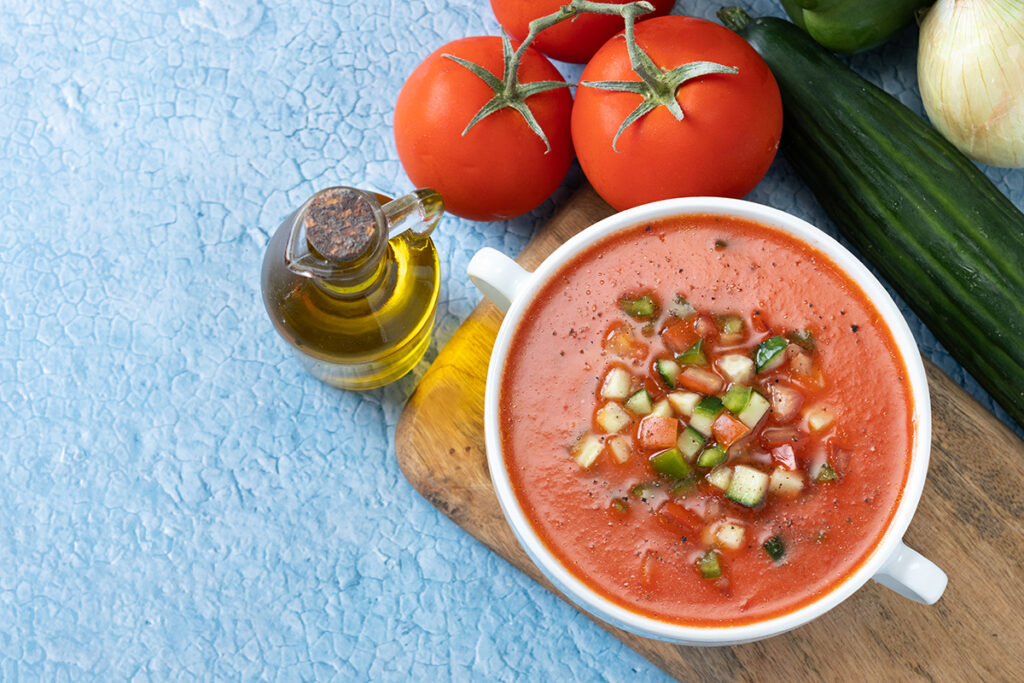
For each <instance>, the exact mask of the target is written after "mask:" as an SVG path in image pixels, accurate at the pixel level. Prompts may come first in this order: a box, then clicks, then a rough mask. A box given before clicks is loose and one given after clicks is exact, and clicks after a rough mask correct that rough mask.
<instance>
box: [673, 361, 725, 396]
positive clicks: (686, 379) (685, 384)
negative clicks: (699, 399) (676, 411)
mask: <svg viewBox="0 0 1024 683" xmlns="http://www.w3.org/2000/svg"><path fill="white" fill-rule="evenodd" d="M723 384H724V382H723V381H722V378H721V377H719V376H718V375H716V374H715V373H713V372H711V371H710V370H706V369H704V368H700V367H697V366H696V365H687V366H686V367H685V368H683V371H682V372H680V373H679V375H678V376H677V377H676V386H677V387H682V388H684V389H689V390H690V391H696V392H699V393H701V394H717V393H718V392H719V391H721V390H722V385H723Z"/></svg>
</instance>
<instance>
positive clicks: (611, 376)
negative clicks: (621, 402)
mask: <svg viewBox="0 0 1024 683" xmlns="http://www.w3.org/2000/svg"><path fill="white" fill-rule="evenodd" d="M631 382H632V377H631V376H630V374H629V372H627V371H626V370H623V369H622V368H612V369H611V370H609V371H608V374H606V375H605V376H604V383H603V384H601V396H602V397H603V398H614V399H624V398H626V397H627V396H629V385H630V384H631Z"/></svg>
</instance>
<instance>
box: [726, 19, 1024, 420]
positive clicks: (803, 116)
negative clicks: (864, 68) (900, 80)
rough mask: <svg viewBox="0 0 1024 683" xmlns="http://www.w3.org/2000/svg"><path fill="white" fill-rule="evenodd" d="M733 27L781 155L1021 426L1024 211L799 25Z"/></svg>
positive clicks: (764, 22)
mask: <svg viewBox="0 0 1024 683" xmlns="http://www.w3.org/2000/svg"><path fill="white" fill-rule="evenodd" d="M727 23H729V24H730V28H733V29H734V30H736V31H737V33H739V34H740V35H741V36H743V37H744V38H745V39H746V40H747V42H749V43H750V44H751V45H752V46H753V47H754V49H755V50H756V51H757V52H758V53H759V54H760V55H761V57H762V58H763V59H764V60H765V61H766V62H767V63H768V66H769V67H771V70H772V73H773V74H774V75H775V79H776V81H777V82H778V84H779V89H780V91H781V93H782V102H783V113H784V122H783V134H782V151H783V153H784V154H785V155H786V158H787V159H788V160H789V162H790V163H791V164H792V165H793V167H794V168H795V169H796V171H797V173H799V175H800V176H801V178H802V179H803V180H804V182H805V183H806V184H807V185H808V186H809V187H810V189H811V190H812V192H813V193H814V195H815V197H816V198H817V199H818V202H819V203H820V204H821V205H822V207H823V208H824V209H825V212H826V213H827V214H828V216H829V218H830V219H831V220H832V221H833V223H835V225H836V227H837V228H838V229H839V231H840V232H841V233H842V234H843V236H844V237H846V239H848V240H849V241H850V243H851V244H853V246H854V247H855V248H857V249H858V250H859V251H860V253H861V254H862V255H863V256H864V257H865V258H866V259H867V260H868V261H870V262H871V263H872V264H873V265H874V266H875V267H876V268H877V269H878V271H879V272H880V273H881V274H882V276H883V277H884V278H885V279H886V280H887V282H888V283H889V284H890V285H891V286H892V287H893V288H894V289H895V290H896V291H897V292H899V294H900V295H901V296H902V297H903V298H904V300H906V302H907V303H908V304H909V305H910V306H911V308H913V310H914V311H915V312H916V313H917V315H918V316H920V318H921V319H922V320H923V321H924V322H925V324H926V325H928V327H929V329H931V331H932V332H933V333H934V334H935V336H936V337H937V338H938V339H939V341H941V342H942V344H943V345H944V346H945V347H946V349H947V350H948V351H949V352H950V354H951V355H952V356H953V357H954V358H956V360H957V361H958V362H960V364H961V365H963V366H964V368H966V369H967V370H968V372H970V373H971V374H972V375H973V376H974V377H975V378H976V379H977V380H978V382H979V383H980V384H981V385H982V386H983V387H984V388H985V389H986V390H987V391H988V392H989V393H990V394H991V395H992V396H993V398H995V399H996V401H997V402H999V404H1000V405H1001V406H1002V407H1003V408H1004V409H1006V412H1007V413H1009V415H1010V416H1011V417H1012V418H1013V419H1014V420H1015V421H1016V422H1017V424H1018V425H1020V426H1022V427H1024V213H1021V211H1020V210H1019V209H1018V208H1017V207H1016V206H1015V205H1014V204H1013V202H1011V201H1010V200H1009V199H1008V198H1007V197H1006V196H1005V195H1004V194H1002V192H1000V191H999V189H998V188H997V187H996V186H995V185H994V184H993V183H992V181H990V180H989V179H988V178H987V177H986V176H985V174H984V173H982V172H981V171H980V170H978V168H977V167H976V166H975V165H974V164H973V163H972V162H971V161H970V160H969V159H967V157H965V156H964V155H963V154H961V153H960V152H959V151H958V150H957V149H956V148H955V147H953V146H952V145H951V144H950V143H949V142H947V141H946V140H945V139H944V138H943V137H942V136H941V135H940V134H939V133H938V132H937V131H936V130H935V129H934V128H932V127H931V126H930V125H929V124H928V123H927V122H926V121H925V120H924V119H922V118H921V117H920V116H918V115H917V114H915V113H914V112H912V111H911V110H910V109H908V108H907V107H905V106H904V105H903V104H901V103H900V102H899V101H897V100H896V99H895V98H893V97H892V96H890V95H889V94H887V93H886V92H885V91H883V90H881V89H880V88H878V87H876V86H875V85H873V84H872V83H870V82H869V81H867V80H865V79H863V78H861V77H860V76H858V75H857V74H856V73H854V72H853V71H852V70H850V69H849V68H848V67H846V66H845V65H844V64H842V63H841V62H840V61H838V60H837V59H836V58H835V57H833V56H832V55H831V54H829V53H828V52H827V51H826V50H825V49H824V48H822V47H820V46H819V45H818V44H817V43H815V42H814V41H813V40H812V39H811V38H810V37H809V36H808V35H807V34H806V33H804V32H803V31H801V30H800V29H799V28H797V27H796V26H795V25H793V24H791V23H789V22H787V21H785V20H782V19H776V18H772V17H766V18H762V19H756V20H751V21H750V22H749V23H748V24H747V25H746V26H745V27H740V28H737V27H734V26H733V25H732V23H731V22H727Z"/></svg>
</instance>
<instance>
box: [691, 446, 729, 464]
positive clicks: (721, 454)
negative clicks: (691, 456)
mask: <svg viewBox="0 0 1024 683" xmlns="http://www.w3.org/2000/svg"><path fill="white" fill-rule="evenodd" d="M728 458H729V454H728V453H726V452H725V451H724V450H723V449H722V448H721V447H720V446H711V447H710V448H705V449H704V452H703V453H701V454H700V457H699V458H697V467H718V466H719V465H721V464H722V463H723V462H725V461H726V460H727V459H728Z"/></svg>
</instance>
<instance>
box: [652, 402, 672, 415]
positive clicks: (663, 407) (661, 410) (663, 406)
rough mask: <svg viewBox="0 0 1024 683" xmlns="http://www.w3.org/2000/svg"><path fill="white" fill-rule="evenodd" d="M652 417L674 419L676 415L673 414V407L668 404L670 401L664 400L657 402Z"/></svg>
mask: <svg viewBox="0 0 1024 683" xmlns="http://www.w3.org/2000/svg"><path fill="white" fill-rule="evenodd" d="M651 415H654V416H655V417H674V416H675V413H674V412H672V405H671V404H670V403H669V402H668V399H667V398H663V399H661V400H660V401H656V402H655V403H654V405H653V406H652V407H651Z"/></svg>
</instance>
